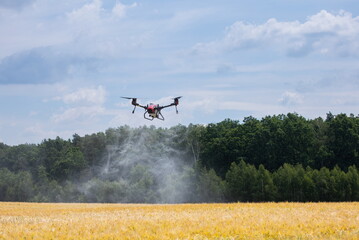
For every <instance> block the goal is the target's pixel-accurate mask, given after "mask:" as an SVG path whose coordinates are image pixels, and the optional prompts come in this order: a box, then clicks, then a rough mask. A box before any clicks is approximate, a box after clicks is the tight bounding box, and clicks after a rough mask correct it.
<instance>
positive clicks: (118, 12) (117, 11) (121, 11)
mask: <svg viewBox="0 0 359 240" xmlns="http://www.w3.org/2000/svg"><path fill="white" fill-rule="evenodd" d="M134 7H137V3H133V4H131V5H125V4H122V3H121V2H117V3H116V5H115V6H114V7H113V9H112V13H113V14H114V15H115V16H117V17H119V18H123V17H125V16H126V12H127V10H128V9H130V8H134Z"/></svg>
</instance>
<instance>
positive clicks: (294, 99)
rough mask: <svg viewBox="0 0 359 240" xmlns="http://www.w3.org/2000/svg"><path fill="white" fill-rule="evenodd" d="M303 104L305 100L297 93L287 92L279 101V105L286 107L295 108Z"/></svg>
mask: <svg viewBox="0 0 359 240" xmlns="http://www.w3.org/2000/svg"><path fill="white" fill-rule="evenodd" d="M302 102H303V98H302V96H301V95H300V94H298V93H296V92H291V91H286V92H284V93H283V95H282V97H281V98H280V99H279V103H280V104H281V105H284V106H294V105H297V104H300V103H302Z"/></svg>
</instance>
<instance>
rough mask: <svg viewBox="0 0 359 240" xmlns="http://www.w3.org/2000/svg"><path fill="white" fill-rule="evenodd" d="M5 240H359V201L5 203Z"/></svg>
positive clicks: (1, 219)
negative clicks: (152, 203) (172, 203)
mask: <svg viewBox="0 0 359 240" xmlns="http://www.w3.org/2000/svg"><path fill="white" fill-rule="evenodd" d="M0 239H359V203H358V202H354V203H233V204H174V205H160V204H156V205H148V204H65V203H9V202H3V203H0Z"/></svg>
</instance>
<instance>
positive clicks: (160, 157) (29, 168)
mask: <svg viewBox="0 0 359 240" xmlns="http://www.w3.org/2000/svg"><path fill="white" fill-rule="evenodd" d="M358 163H359V119H358V118H357V117H355V116H354V115H353V114H351V115H349V116H347V115H346V114H339V115H336V116H334V115H333V114H331V113H328V114H327V117H326V119H322V118H320V117H319V118H316V119H313V120H311V119H305V118H304V117H302V116H299V115H298V114H296V113H288V114H286V115H284V114H281V115H274V116H266V117H264V118H262V119H261V120H258V119H256V118H254V117H246V118H244V120H243V121H242V122H240V121H238V120H231V119H225V120H223V121H222V122H219V123H212V124H208V125H193V124H190V125H188V126H183V125H177V126H174V127H171V128H156V127H154V126H151V127H146V126H143V127H139V128H131V127H129V126H121V127H118V128H110V129H107V130H106V131H105V132H99V133H94V134H91V135H85V136H82V137H81V136H79V135H78V134H74V135H73V137H72V139H68V140H64V139H61V138H59V137H57V138H56V139H45V140H43V141H42V142H41V143H40V144H20V145H17V146H8V145H6V144H4V143H0V201H36V202H145V203H179V202H232V201H251V202H252V201H253V202H256V201H303V202H305V201H358V200H359V171H358V169H357V166H358Z"/></svg>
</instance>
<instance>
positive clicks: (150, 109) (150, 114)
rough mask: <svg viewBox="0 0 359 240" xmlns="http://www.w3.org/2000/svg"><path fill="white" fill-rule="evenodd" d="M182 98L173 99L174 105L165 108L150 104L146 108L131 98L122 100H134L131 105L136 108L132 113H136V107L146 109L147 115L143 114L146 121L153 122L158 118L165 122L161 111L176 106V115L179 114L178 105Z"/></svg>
mask: <svg viewBox="0 0 359 240" xmlns="http://www.w3.org/2000/svg"><path fill="white" fill-rule="evenodd" d="M181 97H182V96H180V97H175V98H172V99H173V103H171V104H168V105H164V106H160V105H159V104H154V103H149V104H147V105H146V106H143V105H141V104H138V103H137V98H131V97H122V98H125V99H131V100H132V102H131V104H132V105H133V106H135V107H134V108H133V110H132V113H135V110H136V107H141V108H143V109H145V113H144V114H143V117H144V118H145V119H147V120H150V121H152V120H153V119H155V118H157V119H159V120H162V121H163V120H165V118H164V117H163V115H162V113H161V110H162V109H164V108H168V107H172V106H175V108H176V113H177V114H178V110H177V105H178V103H179V101H178V100H179V99H180V98H181Z"/></svg>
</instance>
